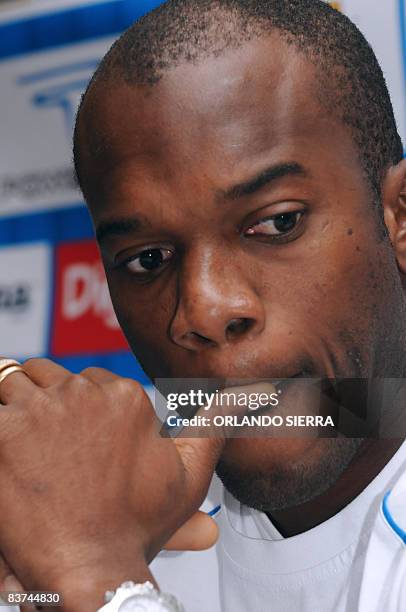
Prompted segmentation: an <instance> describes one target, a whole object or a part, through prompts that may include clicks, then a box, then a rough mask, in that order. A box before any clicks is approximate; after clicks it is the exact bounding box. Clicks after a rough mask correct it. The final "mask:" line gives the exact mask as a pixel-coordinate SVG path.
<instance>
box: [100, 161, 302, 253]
mask: <svg viewBox="0 0 406 612" xmlns="http://www.w3.org/2000/svg"><path fill="white" fill-rule="evenodd" d="M286 176H308V172H307V171H306V170H305V169H304V167H303V166H301V165H300V164H298V163H297V162H287V163H283V164H276V165H274V166H270V167H269V168H266V169H265V170H262V171H261V172H260V173H259V174H257V175H256V176H254V177H252V178H250V179H248V180H247V181H244V182H243V183H239V184H237V185H234V186H233V187H231V188H230V189H228V190H227V191H225V192H221V196H222V197H223V198H225V199H227V200H237V199H238V198H241V197H243V196H248V195H252V194H254V193H256V192H257V191H259V190H260V189H262V188H263V187H265V186H266V185H269V184H270V183H272V182H274V181H276V180H278V179H281V178H284V177H286ZM141 226H142V223H141V221H140V220H139V219H137V218H136V217H131V218H122V219H120V218H118V219H112V220H110V221H102V222H101V223H100V224H99V225H98V226H97V228H96V238H97V241H98V242H99V243H102V242H103V241H105V240H106V239H107V238H109V237H110V236H125V235H128V234H131V233H134V232H137V231H139V230H140V228H141Z"/></svg>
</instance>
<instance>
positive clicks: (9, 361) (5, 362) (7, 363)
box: [0, 359, 21, 373]
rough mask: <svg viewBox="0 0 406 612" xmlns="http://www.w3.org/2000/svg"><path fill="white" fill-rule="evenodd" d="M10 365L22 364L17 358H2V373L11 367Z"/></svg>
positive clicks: (0, 366)
mask: <svg viewBox="0 0 406 612" xmlns="http://www.w3.org/2000/svg"><path fill="white" fill-rule="evenodd" d="M10 366H20V367H21V363H20V362H19V361H16V360H15V359H0V373H1V372H3V371H4V370H6V369H7V368H9V367H10Z"/></svg>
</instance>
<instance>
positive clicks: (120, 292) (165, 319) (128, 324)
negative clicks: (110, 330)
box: [108, 275, 175, 356]
mask: <svg viewBox="0 0 406 612" xmlns="http://www.w3.org/2000/svg"><path fill="white" fill-rule="evenodd" d="M120 277H121V275H120ZM108 283H109V289H110V295H111V299H112V302H113V306H114V309H115V312H116V315H117V319H118V321H119V323H120V326H121V328H122V330H123V332H124V334H125V336H126V338H127V340H128V342H129V344H130V346H131V348H132V349H133V351H134V352H136V353H137V356H138V353H139V352H140V350H141V348H142V347H146V348H145V351H144V352H147V351H148V350H157V349H158V348H161V347H162V345H163V344H164V342H165V338H167V330H168V327H169V324H170V321H171V319H172V317H173V312H174V307H175V300H174V298H173V296H172V294H171V291H170V288H169V287H166V288H165V287H164V288H163V287H162V286H161V287H160V288H158V286H157V285H156V286H153V285H149V286H140V285H138V284H136V283H132V282H131V277H129V276H128V275H125V276H124V275H123V277H121V278H119V277H117V278H112V277H110V278H108Z"/></svg>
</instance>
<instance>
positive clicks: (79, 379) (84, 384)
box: [62, 374, 97, 397]
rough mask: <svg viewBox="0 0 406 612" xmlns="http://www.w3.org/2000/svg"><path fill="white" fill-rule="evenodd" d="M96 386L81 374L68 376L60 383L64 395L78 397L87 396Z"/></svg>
mask: <svg viewBox="0 0 406 612" xmlns="http://www.w3.org/2000/svg"><path fill="white" fill-rule="evenodd" d="M96 386H97V385H96V383H94V382H93V381H91V380H89V378H86V377H85V376H82V375H81V374H69V375H68V376H67V377H66V378H65V380H64V381H63V383H62V388H63V391H64V392H65V393H67V394H68V395H73V396H79V397H83V396H86V395H88V394H89V393H91V392H92V391H94V389H95V387H96Z"/></svg>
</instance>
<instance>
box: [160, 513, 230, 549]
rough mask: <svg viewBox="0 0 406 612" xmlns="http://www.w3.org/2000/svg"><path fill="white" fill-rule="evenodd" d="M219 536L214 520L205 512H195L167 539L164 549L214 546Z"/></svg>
mask: <svg viewBox="0 0 406 612" xmlns="http://www.w3.org/2000/svg"><path fill="white" fill-rule="evenodd" d="M218 536H219V530H218V527H217V523H216V521H214V520H213V519H212V518H211V517H210V516H209V515H208V514H206V513H205V512H200V511H199V512H196V514H194V515H193V516H192V518H190V519H189V520H188V521H187V522H186V523H185V524H184V525H182V527H181V528H180V529H178V531H177V532H176V533H175V534H174V535H173V536H172V537H171V538H170V540H168V542H167V543H166V545H165V546H164V548H165V550H207V549H208V548H211V547H212V546H214V544H215V543H216V542H217V540H218Z"/></svg>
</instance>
